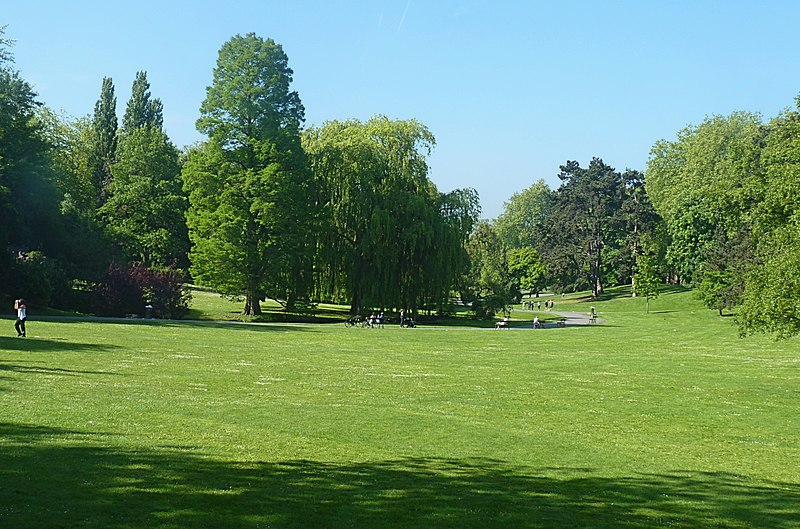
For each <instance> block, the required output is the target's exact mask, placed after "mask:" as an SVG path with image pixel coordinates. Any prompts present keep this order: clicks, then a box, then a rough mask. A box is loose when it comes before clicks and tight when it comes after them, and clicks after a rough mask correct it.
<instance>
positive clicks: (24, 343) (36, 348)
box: [0, 335, 118, 353]
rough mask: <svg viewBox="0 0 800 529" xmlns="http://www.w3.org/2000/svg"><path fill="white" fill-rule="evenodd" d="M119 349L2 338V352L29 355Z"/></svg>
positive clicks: (40, 340)
mask: <svg viewBox="0 0 800 529" xmlns="http://www.w3.org/2000/svg"><path fill="white" fill-rule="evenodd" d="M114 349H118V347H116V346H113V345H107V344H92V343H80V342H73V341H70V340H66V339H63V338H41V337H35V336H31V335H29V336H28V337H27V338H10V337H7V336H0V351H25V352H29V353H70V352H76V353H77V352H81V353H82V352H87V351H88V352H100V353H102V352H106V351H112V350H114Z"/></svg>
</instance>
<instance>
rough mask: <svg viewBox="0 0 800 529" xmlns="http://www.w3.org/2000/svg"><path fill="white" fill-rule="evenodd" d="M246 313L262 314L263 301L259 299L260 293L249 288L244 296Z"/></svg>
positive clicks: (249, 314)
mask: <svg viewBox="0 0 800 529" xmlns="http://www.w3.org/2000/svg"><path fill="white" fill-rule="evenodd" d="M244 315H245V316H261V303H259V301H258V294H256V293H255V292H254V291H251V290H248V291H247V294H246V295H245V298H244Z"/></svg>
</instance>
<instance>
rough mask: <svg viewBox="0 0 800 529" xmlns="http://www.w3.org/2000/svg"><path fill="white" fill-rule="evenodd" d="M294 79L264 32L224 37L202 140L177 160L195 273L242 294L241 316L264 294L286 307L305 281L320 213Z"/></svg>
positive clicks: (302, 292) (307, 282) (305, 288)
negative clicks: (180, 166) (302, 138)
mask: <svg viewBox="0 0 800 529" xmlns="http://www.w3.org/2000/svg"><path fill="white" fill-rule="evenodd" d="M291 79H292V70H291V69H290V68H289V67H288V59H287V57H286V55H285V54H284V53H283V50H282V48H281V47H280V46H279V45H278V44H276V43H275V42H274V41H272V40H271V39H267V40H263V39H261V38H259V37H257V36H256V35H254V34H252V33H251V34H248V35H247V36H245V37H241V36H236V37H234V38H232V39H231V40H229V41H228V42H226V43H225V44H224V45H223V46H222V48H221V49H220V52H219V57H218V60H217V66H216V68H215V69H214V82H213V84H212V86H211V87H209V89H208V91H207V96H206V99H205V100H204V101H203V104H202V106H201V108H200V112H201V117H200V119H199V120H198V121H197V127H198V130H200V131H201V132H204V133H206V134H208V136H209V141H208V142H207V143H205V144H203V145H201V146H199V147H197V148H196V149H194V150H193V151H192V152H190V154H189V157H188V160H187V163H186V165H185V166H184V169H183V179H184V182H185V189H186V191H187V192H188V193H189V203H190V208H189V211H188V214H187V222H188V226H189V237H190V240H191V242H192V244H193V248H192V251H191V254H190V259H191V263H192V265H191V270H192V275H193V277H194V278H195V279H196V280H197V281H198V282H202V283H204V284H208V285H211V286H214V287H216V288H218V289H220V290H221V291H222V292H224V293H226V294H231V295H240V294H244V295H245V298H246V300H245V310H244V312H245V314H247V315H257V314H259V313H260V306H259V300H260V299H263V298H264V296H269V297H272V298H275V299H282V300H284V301H285V303H286V304H287V305H288V306H292V305H293V304H294V303H295V302H296V300H297V299H298V298H300V297H303V296H305V295H306V293H307V291H308V290H309V289H310V275H311V273H310V264H311V261H312V260H311V258H310V252H311V250H312V249H313V244H312V235H311V234H312V233H313V228H314V226H315V220H314V219H315V217H316V214H317V213H316V211H315V210H314V208H313V203H312V200H313V198H314V191H313V187H312V184H313V182H311V179H310V178H309V176H308V170H307V167H306V159H305V155H304V153H303V150H302V148H301V146H300V131H299V127H300V125H301V123H302V121H303V113H304V110H303V106H302V104H301V103H300V98H299V97H298V95H297V93H296V92H292V91H290V90H289V85H290V83H291Z"/></svg>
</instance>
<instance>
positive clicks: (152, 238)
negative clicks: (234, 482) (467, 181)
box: [0, 29, 800, 337]
mask: <svg viewBox="0 0 800 529" xmlns="http://www.w3.org/2000/svg"><path fill="white" fill-rule="evenodd" d="M10 44H11V42H10V41H9V40H8V39H6V38H5V37H4V33H3V30H2V29H0V243H2V246H3V249H4V251H3V252H2V254H0V277H1V279H0V295H1V296H2V298H3V299H4V300H5V301H3V303H7V305H8V306H11V300H13V299H17V298H19V297H23V296H25V297H27V298H28V300H29V302H30V303H31V304H33V305H34V306H41V307H44V306H50V307H54V308H60V309H65V310H72V311H80V312H95V313H98V314H100V313H110V312H113V313H118V312H119V311H120V310H121V309H120V307H121V305H120V306H117V307H114V303H115V302H114V300H122V299H127V300H129V301H127V302H125V306H126V307H127V309H126V310H130V311H133V312H135V313H136V312H139V313H141V312H142V311H143V310H144V308H143V307H144V306H146V305H148V304H149V305H151V306H153V307H154V310H155V311H156V312H157V313H158V314H160V315H162V316H166V315H170V316H175V315H180V314H183V313H185V312H186V308H187V307H186V303H187V299H188V297H187V291H186V289H185V288H184V287H183V286H182V285H184V284H187V283H189V282H193V283H196V284H200V285H204V286H207V287H211V288H214V289H216V290H217V291H219V292H221V293H222V294H224V295H226V296H229V297H234V298H235V297H241V298H242V299H243V300H244V306H243V310H242V312H243V314H244V315H247V316H255V317H257V316H259V314H260V312H261V303H262V302H263V301H264V300H266V299H272V300H277V301H278V302H279V303H281V305H282V306H284V307H285V308H286V310H287V311H313V310H314V307H315V306H316V305H317V304H319V303H323V302H335V303H343V304H347V305H349V306H350V310H351V312H352V313H353V314H354V315H356V314H363V313H366V312H369V311H390V312H391V311H394V312H400V311H403V312H404V313H408V314H414V315H416V314H418V313H420V312H424V313H426V314H448V313H450V312H452V311H454V310H455V309H456V308H459V309H463V308H467V309H469V310H471V311H472V312H473V313H474V314H475V315H476V316H479V317H492V316H494V315H495V314H497V313H499V312H506V313H507V312H508V311H509V310H510V308H511V306H512V305H513V304H514V303H516V302H519V301H521V300H523V299H526V300H527V299H528V296H533V297H536V296H538V295H540V294H541V293H545V292H546V293H549V294H552V293H562V292H572V291H577V290H583V289H587V290H590V291H591V292H592V295H593V296H594V297H595V298H600V297H602V296H603V295H604V292H605V290H606V289H607V288H608V287H613V286H618V285H631V286H632V294H633V295H640V296H643V297H645V298H646V299H648V300H653V299H656V297H657V296H658V293H659V290H660V289H661V288H662V287H663V286H664V285H666V284H681V285H687V286H691V287H693V288H695V290H696V292H697V295H698V297H699V299H701V300H702V301H703V303H704V304H705V305H706V306H707V307H709V308H711V309H714V310H716V311H717V312H718V313H719V314H720V315H726V314H733V315H735V317H736V321H737V322H738V324H739V329H740V332H741V333H742V334H751V333H759V332H766V333H770V334H774V335H776V336H778V337H789V336H793V335H796V334H798V333H800V287H798V281H797V280H796V277H797V276H798V275H800V260H799V259H800V258H798V255H800V246H799V245H800V242H798V237H797V228H798V226H799V225H800V198H798V197H800V184H798V182H800V176H799V175H800V172H798V167H800V143H798V139H797V138H798V137H800V136H799V134H798V131H800V100H798V102H797V105H796V107H795V108H789V109H787V110H785V111H784V112H782V113H781V114H780V115H778V116H776V117H774V118H771V119H769V120H764V119H763V118H762V117H761V116H759V115H756V114H752V113H748V112H744V111H741V112H734V113H732V114H731V115H729V116H711V117H709V118H707V119H706V120H704V121H703V122H702V123H700V124H699V125H689V126H687V127H686V128H684V129H683V130H681V131H679V132H678V133H677V134H676V137H675V138H673V139H662V140H659V141H658V142H656V143H655V145H653V147H652V150H651V152H650V158H649V161H648V163H647V167H646V170H644V171H643V172H642V171H639V170H636V169H629V168H626V169H625V170H624V171H620V170H617V169H615V168H613V167H611V166H609V165H608V164H606V163H605V162H604V161H603V160H602V159H601V158H599V157H597V158H594V159H592V160H590V161H589V163H588V165H585V166H584V165H582V164H581V163H580V162H578V161H574V160H567V161H566V162H565V163H564V165H562V166H561V167H560V168H559V172H558V178H559V179H560V182H561V183H560V185H559V186H558V188H556V189H550V188H549V187H548V186H547V185H546V184H545V183H544V181H543V180H537V181H534V182H532V185H531V186H530V187H529V188H528V189H525V190H522V191H519V192H517V193H514V194H513V195H512V196H511V197H510V199H509V201H508V202H507V203H506V206H505V210H504V211H503V213H502V214H501V215H499V216H498V218H496V219H480V200H479V197H478V196H477V193H476V192H475V191H474V190H473V189H468V188H467V189H455V190H450V191H440V190H439V189H437V188H436V186H435V185H434V183H433V182H432V181H431V179H430V178H429V175H428V157H429V156H430V154H431V152H432V149H433V148H434V146H435V144H436V141H435V137H434V133H433V132H432V131H431V130H429V129H428V128H427V127H426V126H425V125H424V124H422V123H420V122H419V121H417V120H415V119H389V118H388V117H385V116H381V115H377V116H375V117H373V118H371V119H368V120H365V121H362V120H356V119H346V118H345V119H342V120H331V121H328V122H326V123H323V124H321V125H310V126H306V125H305V108H304V106H303V104H302V102H301V98H300V94H298V93H297V92H296V91H295V90H293V89H292V76H293V71H292V69H291V68H290V67H289V58H288V57H287V55H286V54H285V53H284V51H283V48H282V47H281V45H280V44H278V43H276V42H274V41H273V40H272V39H264V38H262V37H260V36H258V35H255V34H252V33H250V34H247V35H244V36H242V35H236V36H234V37H232V38H231V39H230V40H228V41H227V42H226V43H224V44H223V46H222V47H221V48H220V50H219V55H218V59H217V63H216V66H215V68H214V70H213V81H212V83H211V86H209V87H208V89H207V93H206V99H205V100H204V101H203V103H202V105H201V107H200V109H199V119H198V120H197V129H198V130H199V131H200V132H202V133H203V134H204V135H205V136H206V139H205V141H202V142H200V143H198V144H196V145H192V146H189V147H186V148H183V149H179V148H178V147H176V146H175V145H174V144H173V143H172V142H171V141H170V139H169V137H168V136H167V133H166V131H165V130H164V125H163V103H162V102H161V100H160V99H159V98H158V97H154V96H153V95H152V94H151V87H150V83H149V81H148V79H147V72H146V71H144V70H142V71H139V72H137V73H136V77H135V80H134V82H133V85H132V86H131V93H130V97H129V99H128V101H127V104H126V106H125V111H124V115H123V118H122V120H121V123H118V120H117V94H116V90H115V86H114V82H113V80H112V79H111V78H110V77H106V78H103V79H102V80H99V81H101V82H100V83H99V84H100V87H99V88H100V93H99V98H98V100H97V102H96V104H95V106H94V109H93V112H92V113H91V114H87V115H86V116H83V117H79V118H72V117H68V116H63V115H59V114H58V113H56V112H53V111H52V110H51V109H49V108H47V107H46V106H45V104H44V103H43V102H41V101H38V99H37V95H36V93H35V91H34V89H33V87H32V86H31V84H30V83H29V82H27V81H26V80H25V79H24V77H23V75H22V73H20V72H18V71H16V70H15V69H14V67H13V53H12V50H11V48H10ZM156 88H157V87H156ZM87 110H89V109H87ZM486 176H487V178H499V177H501V176H502V175H486ZM153 278H159V279H158V280H157V281H156V280H155V279H153ZM165 278H168V279H165ZM154 281H155V282H156V283H159V284H161V282H163V281H174V282H175V284H174V285H171V286H170V287H169V288H154V287H153V286H152V285H153V284H155V283H154ZM181 289H184V290H183V291H182V292H181ZM158 292H169V294H168V295H167V294H164V295H159V294H158ZM120 303H121V302H120ZM137 307H138V308H137Z"/></svg>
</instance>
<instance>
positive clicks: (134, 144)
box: [99, 126, 188, 268]
mask: <svg viewBox="0 0 800 529" xmlns="http://www.w3.org/2000/svg"><path fill="white" fill-rule="evenodd" d="M111 174H112V176H113V179H112V181H111V186H110V187H109V198H108V200H107V201H106V203H105V204H104V205H103V206H102V207H101V208H100V210H99V213H100V215H101V218H102V219H103V220H104V221H105V224H106V226H107V229H108V231H109V234H110V235H111V238H112V239H113V240H114V241H116V243H117V244H118V245H119V247H120V248H122V249H123V251H124V252H125V256H126V258H127V260H129V261H138V262H140V263H142V264H143V265H144V266H146V267H156V268H158V267H165V266H179V267H181V266H185V265H186V264H187V263H186V253H187V251H188V233H187V228H186V220H185V217H184V214H185V212H186V207H187V200H186V196H185V195H184V193H183V188H182V187H183V183H182V181H181V179H180V166H179V164H178V150H177V149H176V148H175V146H174V145H173V144H172V142H170V141H169V138H168V137H167V135H166V133H164V131H162V130H161V129H159V128H155V127H149V126H143V127H140V128H138V129H136V130H133V131H130V132H126V133H125V135H123V136H122V138H121V139H120V144H119V148H118V152H117V162H116V163H115V164H114V165H113V166H112V168H111Z"/></svg>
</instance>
